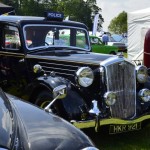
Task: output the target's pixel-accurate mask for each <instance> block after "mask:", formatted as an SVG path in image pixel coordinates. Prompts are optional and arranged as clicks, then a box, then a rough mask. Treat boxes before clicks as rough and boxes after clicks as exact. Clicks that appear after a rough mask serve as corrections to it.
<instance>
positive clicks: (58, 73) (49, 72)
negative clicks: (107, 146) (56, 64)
mask: <svg viewBox="0 0 150 150" xmlns="http://www.w3.org/2000/svg"><path fill="white" fill-rule="evenodd" d="M54 72H55V73H56V74H57V75H59V74H63V75H67V76H73V77H74V74H69V73H67V74H66V73H62V72H56V71H54ZM46 73H51V71H46Z"/></svg>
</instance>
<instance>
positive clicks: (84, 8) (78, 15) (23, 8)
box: [1, 0, 104, 30]
mask: <svg viewBox="0 0 150 150" xmlns="http://www.w3.org/2000/svg"><path fill="white" fill-rule="evenodd" d="M1 2H2V3H4V4H7V5H11V6H13V7H14V8H15V11H16V14H17V15H29V16H43V14H44V13H43V12H44V11H46V10H49V11H59V12H63V13H64V14H65V16H66V17H67V16H69V19H70V20H73V21H79V22H83V23H85V24H86V25H87V26H88V28H89V30H92V26H93V20H94V16H95V15H96V14H97V13H99V12H100V11H101V8H99V7H98V6H97V5H96V0H86V1H85V0H1ZM99 14H100V13H99ZM99 18H100V19H101V22H100V23H99V24H98V28H101V23H102V22H103V21H104V20H103V18H102V16H101V15H99Z"/></svg>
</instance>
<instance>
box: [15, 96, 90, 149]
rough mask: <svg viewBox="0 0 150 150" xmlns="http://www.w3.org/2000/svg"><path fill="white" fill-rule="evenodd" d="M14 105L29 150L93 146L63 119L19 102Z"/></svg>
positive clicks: (16, 101)
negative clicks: (20, 120) (25, 135)
mask: <svg viewBox="0 0 150 150" xmlns="http://www.w3.org/2000/svg"><path fill="white" fill-rule="evenodd" d="M12 99H15V97H13V98H12ZM13 103H14V104H15V107H16V108H17V111H18V113H19V114H20V117H21V118H22V123H23V126H24V128H25V130H26V134H27V138H28V144H29V148H31V149H33V150H38V149H39V150H41V149H43V150H48V149H68V145H69V149H72V150H77V149H82V148H85V147H88V146H92V145H93V144H92V143H91V142H90V140H89V139H88V137H87V136H85V135H83V134H81V132H80V130H78V129H76V128H75V127H74V126H71V125H70V124H69V123H68V122H66V121H64V120H63V119H61V118H59V117H56V116H55V115H53V114H48V113H43V111H44V110H41V109H38V108H36V107H34V106H32V105H30V104H28V103H24V102H22V101H19V100H13ZM31 120H32V121H31ZM64 122H65V123H64ZM85 141H87V142H85Z"/></svg>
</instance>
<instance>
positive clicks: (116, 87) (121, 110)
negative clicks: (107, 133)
mask: <svg viewBox="0 0 150 150" xmlns="http://www.w3.org/2000/svg"><path fill="white" fill-rule="evenodd" d="M106 77H107V90H108V91H113V92H115V93H116V94H117V102H116V103H115V104H114V105H113V106H111V113H112V114H111V115H112V117H115V118H122V119H126V118H131V117H133V116H134V115H135V113H136V112H135V105H136V102H135V99H136V94H135V91H136V89H135V82H136V79H135V66H134V65H133V64H131V63H129V62H126V61H122V62H117V63H114V64H110V65H108V66H107V67H106Z"/></svg>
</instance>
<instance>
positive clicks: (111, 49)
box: [90, 35, 118, 55]
mask: <svg viewBox="0 0 150 150" xmlns="http://www.w3.org/2000/svg"><path fill="white" fill-rule="evenodd" d="M90 42H91V47H92V52H96V53H103V54H113V55H116V54H117V53H118V47H117V46H109V45H105V44H103V42H102V41H101V39H100V38H99V37H97V36H94V35H90Z"/></svg>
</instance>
